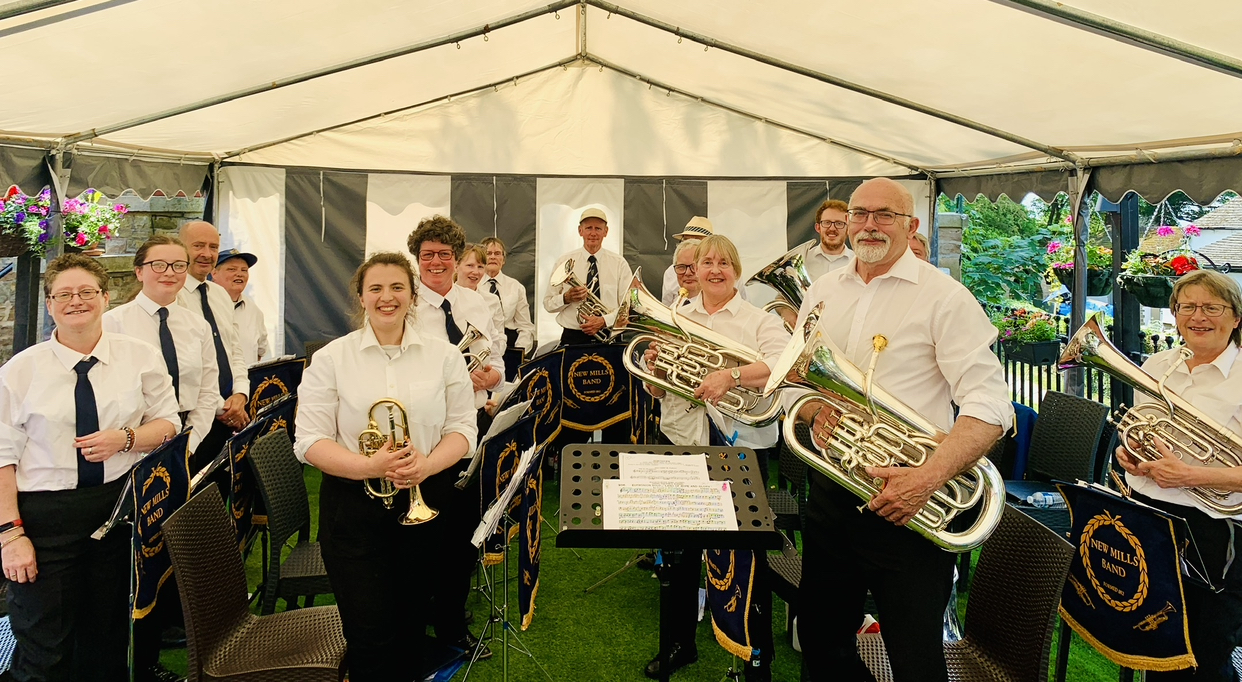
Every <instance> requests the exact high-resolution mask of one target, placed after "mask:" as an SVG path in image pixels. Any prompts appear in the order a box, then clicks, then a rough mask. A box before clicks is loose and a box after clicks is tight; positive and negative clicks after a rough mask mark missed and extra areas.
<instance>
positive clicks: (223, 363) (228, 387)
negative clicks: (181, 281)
mask: <svg viewBox="0 0 1242 682" xmlns="http://www.w3.org/2000/svg"><path fill="white" fill-rule="evenodd" d="M198 296H199V299H200V300H201V301H202V303H203V318H204V319H206V320H207V324H209V325H211V340H212V341H214V342H215V344H216V364H217V365H219V366H220V397H221V398H224V399H225V400H228V399H229V396H231V395H233V368H232V366H230V365H229V354H228V353H226V352H224V339H221V338H220V328H219V327H217V326H216V316H215V315H213V314H212V312H211V304H209V303H208V302H207V283H206V282H203V283H202V284H200V285H198Z"/></svg>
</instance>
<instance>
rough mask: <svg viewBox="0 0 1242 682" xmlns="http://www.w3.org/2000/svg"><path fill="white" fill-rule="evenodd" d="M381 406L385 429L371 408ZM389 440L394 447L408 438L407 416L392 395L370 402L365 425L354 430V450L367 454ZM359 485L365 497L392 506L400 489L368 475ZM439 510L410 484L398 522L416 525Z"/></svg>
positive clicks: (434, 515)
mask: <svg viewBox="0 0 1242 682" xmlns="http://www.w3.org/2000/svg"><path fill="white" fill-rule="evenodd" d="M381 407H382V408H387V410H388V433H383V432H381V431H380V428H379V422H378V421H376V419H375V412H376V410H377V409H379V408H381ZM389 440H391V441H392V443H393V447H394V448H403V447H405V446H406V445H407V444H408V443H409V442H410V427H409V418H408V417H407V416H406V413H405V407H403V406H402V405H401V403H399V402H397V401H396V400H393V399H392V398H381V399H379V400H376V401H375V402H374V403H372V404H371V409H370V410H369V411H368V412H367V428H366V429H364V430H363V431H362V433H360V434H358V452H360V453H361V454H363V455H364V456H366V457H371V456H372V455H374V454H375V453H377V452H379V451H380V449H381V448H383V447H384V444H385V443H387V442H388V441H389ZM416 456H419V455H416ZM362 485H363V488H364V489H365V490H366V492H367V495H368V496H369V497H371V498H373V499H379V500H383V502H384V507H385V508H389V507H392V500H393V498H394V497H396V496H397V493H400V492H401V489H400V488H398V487H397V486H396V485H395V484H394V483H393V482H392V481H390V480H388V479H387V478H368V479H366V480H364V481H363V482H362ZM439 513H440V512H438V511H436V510H435V509H432V508H431V507H429V506H427V503H426V502H424V501H423V494H422V491H420V490H419V488H418V486H414V487H412V488H410V508H409V510H408V511H406V513H405V516H402V517H401V525H403V526H416V525H418V524H420V523H426V522H427V521H430V520H432V519H434V518H435V517H436V516H437V515H439Z"/></svg>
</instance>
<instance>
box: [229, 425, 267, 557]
mask: <svg viewBox="0 0 1242 682" xmlns="http://www.w3.org/2000/svg"><path fill="white" fill-rule="evenodd" d="M267 424H268V422H267V420H266V419H263V418H259V419H255V420H254V421H252V422H250V424H249V425H247V426H246V428H244V429H242V430H241V431H238V432H237V433H235V434H233V435H232V436H231V437H230V438H229V440H228V442H226V443H225V444H224V448H225V450H226V451H228V453H229V481H230V485H229V500H228V503H229V511H230V512H231V515H232V517H233V527H234V529H235V530H236V531H237V544H238V546H239V547H245V545H246V542H247V541H249V539H250V534H251V530H252V529H253V527H254V514H255V507H256V506H262V500H261V499H260V496H259V489H258V486H257V484H256V483H255V479H254V472H253V471H252V470H251V469H250V462H249V461H248V455H249V453H250V446H251V444H253V443H254V440H255V439H256V438H258V437H259V436H261V435H263V433H264V432H265V431H266V430H267V429H266V427H267ZM260 513H261V512H260Z"/></svg>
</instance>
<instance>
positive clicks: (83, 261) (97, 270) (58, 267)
mask: <svg viewBox="0 0 1242 682" xmlns="http://www.w3.org/2000/svg"><path fill="white" fill-rule="evenodd" d="M73 269H78V270H85V271H86V272H87V274H89V275H93V276H94V277H95V282H96V283H97V284H98V285H99V290H100V292H101V293H104V294H106V293H108V271H107V270H104V268H103V266H102V265H100V264H99V261H97V260H95V259H94V258H91V257H89V256H83V255H82V254H80V253H66V254H65V255H63V256H58V257H57V258H56V259H54V260H53V261H52V262H50V263H48V264H47V270H46V271H45V272H44V273H43V295H44V296H51V295H52V286H54V285H55V284H56V278H57V277H60V276H61V275H63V274H64V273H66V272H68V271H69V270H73Z"/></svg>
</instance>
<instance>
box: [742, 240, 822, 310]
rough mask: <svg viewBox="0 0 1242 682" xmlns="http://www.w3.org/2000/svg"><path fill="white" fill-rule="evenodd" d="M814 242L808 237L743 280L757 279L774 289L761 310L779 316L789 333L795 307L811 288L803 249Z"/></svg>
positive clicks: (815, 242)
mask: <svg viewBox="0 0 1242 682" xmlns="http://www.w3.org/2000/svg"><path fill="white" fill-rule="evenodd" d="M818 243H819V242H818V241H816V240H814V239H812V240H811V241H809V242H805V243H802V244H799V245H797V246H795V247H793V248H792V249H790V250H789V252H788V253H786V254H785V255H783V256H781V257H780V258H777V259H776V260H775V261H773V262H772V264H770V265H768V266H767V267H765V268H763V269H762V270H760V271H759V272H756V273H755V274H754V275H752V276H751V278H750V279H748V280H746V283H747V284H754V283H756V282H758V283H761V284H766V285H768V286H769V287H772V289H774V290H775V291H776V298H775V299H773V300H772V302H770V303H768V304H767V305H765V306H763V310H764V312H769V313H776V314H777V315H780V317H781V319H782V320H784V321H785V331H788V332H791V333H792V332H793V325H794V321H795V320H797V319H798V309H799V308H801V307H802V299H804V298H805V297H806V290H807V289H810V288H811V276H810V274H808V273H807V271H806V252H807V249H809V248H811V247H814V246H815V245H816V244H818Z"/></svg>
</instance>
